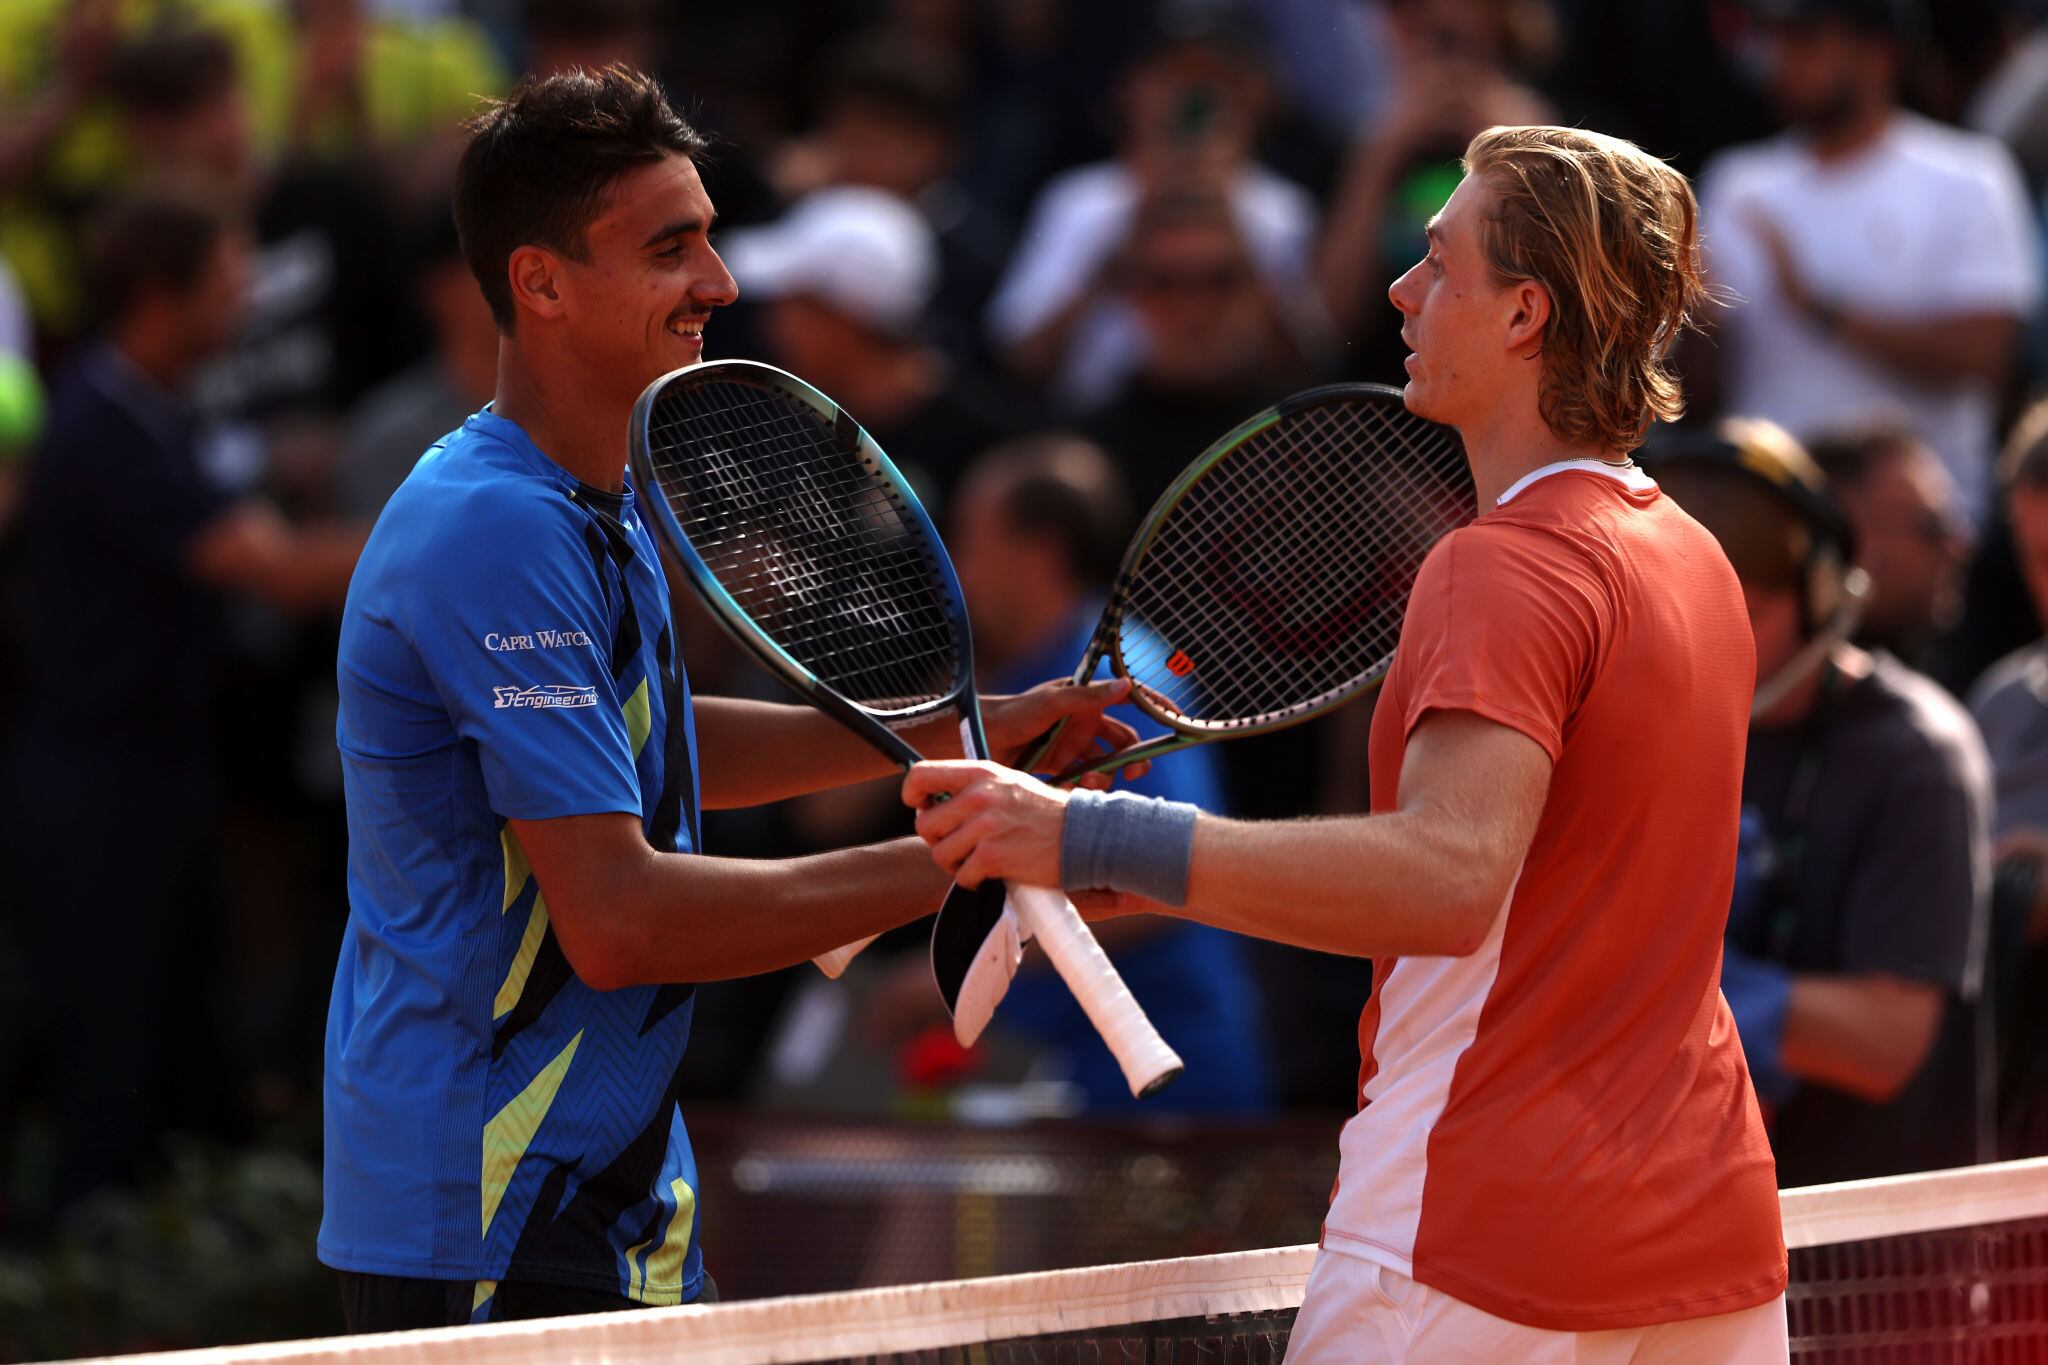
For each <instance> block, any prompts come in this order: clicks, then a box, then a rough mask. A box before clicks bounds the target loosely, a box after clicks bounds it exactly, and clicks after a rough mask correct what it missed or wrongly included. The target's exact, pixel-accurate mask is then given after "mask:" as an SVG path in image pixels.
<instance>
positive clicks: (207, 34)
mask: <svg viewBox="0 0 2048 1365" xmlns="http://www.w3.org/2000/svg"><path fill="white" fill-rule="evenodd" d="M236 74H237V63H236V60H235V49H234V45H233V44H232V43H230V42H229V41H228V40H227V38H226V37H225V36H224V35H222V34H221V33H219V32H217V31H216V30H214V29H210V28H197V27H193V26H190V25H187V24H181V23H171V24H165V25H162V26H159V27H156V28H152V29H150V30H149V31H147V32H146V33H144V34H143V35H142V36H141V37H139V38H137V39H135V40H134V41H133V42H130V43H128V44H127V45H125V46H124V47H122V49H121V50H120V52H119V53H118V54H117V55H116V56H115V58H114V61H113V67H112V69H111V70H110V71H109V72H108V73H107V92H108V94H110V95H111V96H112V97H113V100H114V103H115V104H116V105H117V106H119V107H120V109H121V110H122V111H123V112H125V113H128V114H132V115H136V116H138V117H143V118H176V117H178V116H180V115H182V114H189V113H191V112H192V111H193V110H195V109H201V108H204V107H205V106H206V105H208V104H211V103H212V102H213V101H215V100H217V99H219V98H221V97H222V96H223V95H225V94H227V93H228V92H229V91H231V90H233V89H234V87H235V78H236Z"/></svg>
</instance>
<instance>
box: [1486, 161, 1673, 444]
mask: <svg viewBox="0 0 2048 1365" xmlns="http://www.w3.org/2000/svg"><path fill="white" fill-rule="evenodd" d="M1465 172H1466V174H1467V175H1472V176H1478V177H1479V178H1480V179H1481V180H1483V181H1484V182H1485V184H1486V185H1487V186H1488V187H1489V188H1490V189H1492V191H1493V195H1494V200H1493V206H1492V208H1491V210H1490V211H1489V212H1488V214H1487V216H1486V218H1485V220H1484V221H1483V222H1482V223H1481V224H1480V231H1479V241H1480V250H1481V251H1482V253H1483V254H1484V255H1485V257H1486V261H1487V264H1488V265H1489V266H1490V267H1491V268H1492V270H1493V272H1494V274H1495V275H1496V276H1497V277H1498V278H1499V279H1500V281H1501V282H1502V283H1503V284H1511V283H1514V282H1516V281H1519V280H1534V281H1536V282H1537V283H1539V284H1541V285H1542V286H1543V287H1544V288H1545V290H1547V291H1548V292H1549V294H1550V301H1551V317H1550V322H1549V325H1548V326H1547V328H1546V329H1545V332H1544V336H1543V350H1542V360H1543V379H1542V387H1541V389H1540V391H1539V396H1538V406H1539V410H1540V411H1541V412H1542V414H1543V420H1544V421H1545V422H1547V423H1549V425H1550V429H1551V430H1552V431H1554V432H1556V433H1557V435H1558V436H1560V437H1561V438H1563V439H1564V440H1566V441H1570V442H1572V443H1573V444H1583V445H1592V446H1598V447H1601V448H1603V449H1608V450H1617V451H1628V450H1633V449H1635V448H1636V447H1637V446H1639V445H1641V444H1642V441H1643V433H1644V432H1645V431H1647V430H1648V429H1649V426H1650V423H1651V422H1653V421H1657V420H1659V419H1662V420H1664V421H1667V422H1668V421H1670V420H1672V419H1673V418H1676V417H1677V416H1678V415H1679V414H1680V413H1681V412H1683V411H1684V410H1685V400H1684V397H1683V395H1682V394H1681V393H1680V391H1679V384H1678V378H1677V376H1676V375H1674V374H1673V373H1672V371H1671V368H1670V357H1671V348H1672V346H1673V344H1674V343H1675V342H1676V341H1677V340H1678V335H1679V333H1680V332H1681V331H1682V330H1683V329H1684V328H1685V326H1686V324H1687V322H1688V321H1689V320H1690V319H1691V317H1692V315H1693V313H1694V312H1695V311H1696V310H1697V309H1698V308H1699V307H1700V305H1701V303H1702V301H1703V300H1704V299H1705V297H1706V284H1705V281H1704V279H1703V277H1702V275H1701V273H1700V251H1699V204H1698V203H1697V201H1695V200H1694V198H1693V194H1692V186H1690V185H1688V184H1687V183H1686V180H1685V177H1684V176H1682V175H1680V174H1679V173H1678V172H1677V171H1674V170H1672V169H1671V167H1669V166H1667V165H1665V164H1664V163H1663V162H1662V161H1659V160H1658V159H1657V158H1656V157H1653V156H1651V155H1650V154H1649V153H1647V152H1645V151H1643V150H1642V149H1641V148H1640V147H1637V146H1636V145H1635V144H1634V143H1631V142H1624V141H1622V140H1621V139H1620V138H1614V137H1607V136H1605V135H1604V134H1601V133H1589V132H1585V131H1583V130H1581V129H1577V128H1550V127H1531V128H1489V129H1487V130H1486V131H1485V132H1483V133H1481V134H1480V135H1479V136H1477V137H1475V138H1473V139H1472V145H1471V146H1470V147H1468V148H1466V149H1465Z"/></svg>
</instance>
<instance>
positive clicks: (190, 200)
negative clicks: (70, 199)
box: [86, 189, 233, 326]
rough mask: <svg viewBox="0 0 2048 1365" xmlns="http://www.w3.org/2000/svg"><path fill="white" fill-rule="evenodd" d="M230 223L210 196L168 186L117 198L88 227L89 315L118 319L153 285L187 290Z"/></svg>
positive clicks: (166, 289) (160, 288)
mask: <svg viewBox="0 0 2048 1365" xmlns="http://www.w3.org/2000/svg"><path fill="white" fill-rule="evenodd" d="M232 226H233V220H232V219H230V218H229V217H228V215H227V213H226V212H225V211H224V210H222V209H221V208H219V207H218V206H217V205H215V204H213V203H211V202H210V201H207V200H204V199H200V198H197V197H195V196H192V195H189V194H184V193H179V192H175V191H172V190H166V189H157V190H149V191H145V192H143V193H140V194H136V195H134V196H132V197H130V198H128V199H124V200H121V201H119V202H117V203H115V204H113V205H112V206H110V207H109V208H107V209H106V210H105V211H103V212H102V213H101V215H100V216H99V218H98V219H97V220H96V221H95V222H94V223H93V225H92V227H91V229H90V231H89V232H88V233H87V246H86V280H87V289H88V293H89V295H90V298H91V303H92V312H93V319H94V321H95V322H96V323H98V324H99V325H101V326H106V325H108V324H110V323H116V322H119V321H120V320H121V319H122V318H124V317H126V316H127V315H128V313H129V311H130V310H131V309H133V308H134V307H135V305H136V303H137V302H138V301H140V300H141V299H142V297H143V296H144V295H145V294H148V293H150V292H151V291H161V292H164V293H169V294H183V293H186V292H189V291H190V290H191V289H192V288H193V286H195V285H197V284H198V283H199V280H200V277H201V276H203V275H204V274H205V273H206V268H207V266H208V265H209V264H210V263H211V262H212V260H213V256H214V253H215V251H217V250H218V249H219V247H220V241H221V238H222V237H224V236H226V235H227V233H228V232H229V230H230V228H231V227H232Z"/></svg>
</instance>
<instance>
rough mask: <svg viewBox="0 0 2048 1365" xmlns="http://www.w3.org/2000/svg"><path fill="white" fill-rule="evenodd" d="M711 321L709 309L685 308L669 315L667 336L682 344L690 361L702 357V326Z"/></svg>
mask: <svg viewBox="0 0 2048 1365" xmlns="http://www.w3.org/2000/svg"><path fill="white" fill-rule="evenodd" d="M710 320H711V310H710V309H709V308H691V307H687V306H686V307H685V308H683V309H680V310H678V311H677V312H675V313H672V314H670V315H669V319H668V323H667V324H666V326H667V331H668V334H669V335H670V336H672V337H674V338H676V340H677V341H678V342H680V343H681V344H682V347H683V349H684V350H686V351H688V352H689V353H690V357H691V358H692V359H702V358H703V356H704V324H705V323H707V322H709V321H710Z"/></svg>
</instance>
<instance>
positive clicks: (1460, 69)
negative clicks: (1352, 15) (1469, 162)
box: [1316, 0, 1556, 377]
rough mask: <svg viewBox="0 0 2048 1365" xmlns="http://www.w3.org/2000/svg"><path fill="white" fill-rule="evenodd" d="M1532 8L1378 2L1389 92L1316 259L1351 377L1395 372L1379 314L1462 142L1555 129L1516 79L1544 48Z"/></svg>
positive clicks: (1358, 147) (1415, 254) (1511, 1)
mask: <svg viewBox="0 0 2048 1365" xmlns="http://www.w3.org/2000/svg"><path fill="white" fill-rule="evenodd" d="M1533 8H1535V9H1537V10H1539V11H1540V9H1541V7H1540V6H1536V7H1533ZM1531 9H1532V6H1530V5H1528V4H1526V3H1523V0H1481V3H1477V4H1473V3H1446V0H1391V3H1389V4H1387V5H1386V6H1385V10H1386V14H1387V27H1388V30H1389V35H1390V37H1391V38H1392V40H1393V44H1392V45H1393V48H1394V52H1395V54H1396V60H1395V62H1394V67H1395V70H1396V71H1397V72H1398V73H1399V74H1398V77H1397V81H1396V84H1395V87H1394V92H1393V95H1392V98H1391V99H1390V100H1389V101H1388V102H1387V107H1386V109H1385V110H1384V112H1382V114H1381V115H1380V116H1379V117H1378V118H1376V119H1374V120H1373V121H1372V122H1371V123H1369V124H1366V125H1365V126H1364V127H1363V128H1362V129H1361V130H1360V133H1359V135H1358V137H1357V140H1356V141H1355V142H1354V144H1353V146H1352V150H1351V155H1350V158H1349V161H1348V163H1347V165H1346V167H1345V170H1344V174H1343V177H1342V179H1341V180H1340V182H1339V184H1338V188H1337V192H1336V194H1335V196H1334V197H1333V199H1332V202H1331V207H1330V215H1329V219H1328V221H1327V222H1326V223H1325V224H1324V227H1323V232H1322V236H1321V239H1320V242H1319V243H1318V246H1317V251H1316V256H1317V260H1316V274H1317V283H1318V285H1319V287H1320V288H1321V290H1322V295H1323V305H1324V307H1325V308H1326V309H1327V310H1328V311H1329V314H1330V317H1331V319H1332V320H1333V321H1334V322H1335V324H1336V325H1337V327H1338V328H1339V329H1341V330H1342V331H1343V332H1344V333H1345V335H1346V336H1347V337H1349V338H1351V339H1352V340H1353V341H1354V342H1355V343H1356V344H1357V345H1358V346H1359V347H1360V351H1359V352H1358V353H1355V354H1353V355H1352V356H1350V357H1348V358H1349V359H1350V361H1351V368H1352V369H1353V370H1354V372H1357V373H1361V374H1365V375H1369V376H1373V377H1391V376H1395V375H1398V374H1400V372H1401V358H1402V357H1403V356H1404V355H1406V354H1407V348H1406V347H1402V346H1400V337H1399V332H1400V326H1401V319H1400V316H1399V314H1397V313H1395V312H1394V310H1393V309H1391V308H1388V307H1387V306H1386V293H1387V286H1388V285H1390V284H1392V283H1393V282H1394V279H1395V278H1396V277H1397V276H1399V275H1400V274H1401V272H1402V271H1404V270H1406V269H1407V268H1408V267H1409V266H1410V265H1412V264H1414V262H1415V261H1416V260H1418V259H1419V258H1420V257H1422V256H1423V255H1425V254H1426V253H1427V252H1428V250H1429V246H1428V243H1427V242H1426V241H1425V240H1424V237H1423V231H1422V229H1423V225H1424V224H1425V223H1427V222H1428V221H1429V219H1430V217H1431V216H1432V215H1434V214H1435V213H1436V211H1437V210H1438V209H1440V208H1442V207H1443V206H1444V201H1445V200H1447V199H1449V198H1450V197H1451V191H1452V190H1454V189H1456V188H1457V185H1458V181H1459V179H1460V178H1461V176H1462V175H1463V171H1462V170H1461V168H1460V167H1459V164H1458V158H1459V157H1460V156H1462V155H1463V154H1464V151H1465V144H1466V143H1468V142H1470V141H1471V140H1472V136H1473V134H1475V133H1477V132H1479V131H1480V130H1482V129H1484V128H1489V127H1492V126H1493V125H1495V124H1500V123H1507V124H1521V123H1552V122H1555V121H1556V120H1555V117H1554V114H1553V111H1552V110H1551V108H1550V106H1549V104H1548V103H1547V102H1546V101H1545V100H1544V99H1543V97H1542V96H1541V95H1539V94H1537V93H1536V92H1535V91H1534V90H1532V89H1531V88H1529V86H1527V85H1526V84H1524V83H1523V80H1522V73H1523V72H1524V71H1526V70H1527V69H1529V68H1530V67H1533V66H1535V65H1537V64H1539V63H1540V62H1541V61H1542V60H1543V58H1544V56H1545V55H1546V52H1547V47H1548V44H1547V42H1546V41H1545V35H1543V34H1541V33H1540V31H1536V30H1537V26H1536V25H1534V24H1532V23H1531V21H1530V19H1529V12H1530V10H1531ZM1397 348H1398V349H1397Z"/></svg>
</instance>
